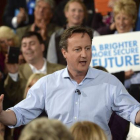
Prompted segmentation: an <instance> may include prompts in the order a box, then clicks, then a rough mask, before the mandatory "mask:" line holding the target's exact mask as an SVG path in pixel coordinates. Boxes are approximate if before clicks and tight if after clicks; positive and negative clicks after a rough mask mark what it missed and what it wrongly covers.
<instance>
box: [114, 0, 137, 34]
mask: <svg viewBox="0 0 140 140" xmlns="http://www.w3.org/2000/svg"><path fill="white" fill-rule="evenodd" d="M130 9H131V10H130ZM113 12H114V21H115V27H116V31H115V34H118V33H128V32H132V31H133V29H134V27H135V23H136V19H137V7H136V3H135V2H134V1H133V0H118V1H116V2H115V4H114V8H113Z"/></svg>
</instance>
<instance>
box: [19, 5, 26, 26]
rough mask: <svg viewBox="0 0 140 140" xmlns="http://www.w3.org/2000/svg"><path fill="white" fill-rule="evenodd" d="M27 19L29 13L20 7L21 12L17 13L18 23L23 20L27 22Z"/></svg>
mask: <svg viewBox="0 0 140 140" xmlns="http://www.w3.org/2000/svg"><path fill="white" fill-rule="evenodd" d="M26 20H27V14H26V11H25V9H24V8H20V9H19V13H18V15H17V23H18V25H19V24H21V23H22V22H25V21H26Z"/></svg>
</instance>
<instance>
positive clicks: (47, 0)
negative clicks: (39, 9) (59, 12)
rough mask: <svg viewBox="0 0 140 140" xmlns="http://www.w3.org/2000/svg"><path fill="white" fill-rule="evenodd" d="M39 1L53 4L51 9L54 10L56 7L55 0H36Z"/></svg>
mask: <svg viewBox="0 0 140 140" xmlns="http://www.w3.org/2000/svg"><path fill="white" fill-rule="evenodd" d="M39 1H44V2H47V3H48V4H49V5H50V6H51V9H52V10H54V8H55V1H54V0H36V3H37V2H39Z"/></svg>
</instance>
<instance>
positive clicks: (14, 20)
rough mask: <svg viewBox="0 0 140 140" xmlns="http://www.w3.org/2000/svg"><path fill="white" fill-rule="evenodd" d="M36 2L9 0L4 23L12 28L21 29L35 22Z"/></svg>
mask: <svg viewBox="0 0 140 140" xmlns="http://www.w3.org/2000/svg"><path fill="white" fill-rule="evenodd" d="M34 7H35V0H7V5H6V7H5V11H4V15H3V21H4V24H5V25H7V26H9V27H11V28H14V29H16V28H19V27H21V26H26V25H29V24H32V23H33V21H34V14H33V12H34Z"/></svg>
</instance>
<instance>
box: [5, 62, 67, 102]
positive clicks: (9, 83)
mask: <svg viewBox="0 0 140 140" xmlns="http://www.w3.org/2000/svg"><path fill="white" fill-rule="evenodd" d="M63 68H65V66H63V65H59V64H52V63H49V62H47V74H51V73H53V72H55V71H57V70H60V69H63ZM18 74H19V78H18V81H17V82H14V81H13V80H12V79H11V77H10V76H9V75H8V76H7V78H6V80H5V83H4V86H5V91H6V94H7V96H8V98H9V99H10V100H11V101H12V102H13V105H15V104H17V103H18V102H20V101H21V100H22V99H23V94H24V90H25V86H26V83H27V81H28V79H29V77H30V76H31V75H32V74H33V72H32V70H31V68H30V66H29V64H28V63H25V64H23V65H21V66H20V67H19V71H18Z"/></svg>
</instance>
